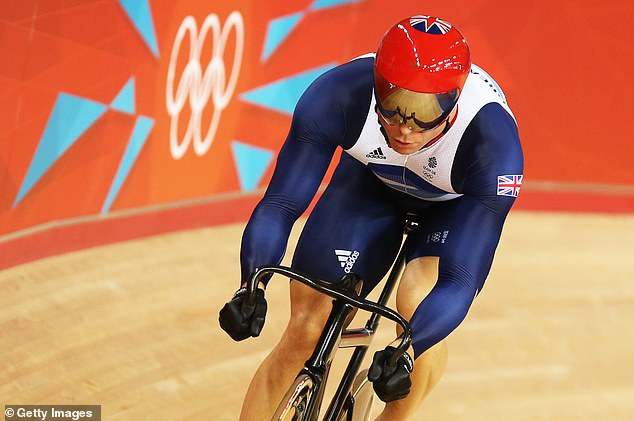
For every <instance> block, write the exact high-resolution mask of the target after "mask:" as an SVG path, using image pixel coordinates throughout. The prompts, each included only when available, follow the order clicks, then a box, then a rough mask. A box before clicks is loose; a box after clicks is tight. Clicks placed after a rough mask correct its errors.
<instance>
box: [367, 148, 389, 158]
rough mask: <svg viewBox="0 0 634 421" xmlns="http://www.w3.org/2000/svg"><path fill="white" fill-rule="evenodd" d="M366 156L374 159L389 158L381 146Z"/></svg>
mask: <svg viewBox="0 0 634 421" xmlns="http://www.w3.org/2000/svg"><path fill="white" fill-rule="evenodd" d="M365 157H366V158H372V159H387V158H385V155H383V151H382V150H381V148H380V147H378V148H376V149H375V150H373V151H372V152H370V153H369V154H367V155H366V156H365Z"/></svg>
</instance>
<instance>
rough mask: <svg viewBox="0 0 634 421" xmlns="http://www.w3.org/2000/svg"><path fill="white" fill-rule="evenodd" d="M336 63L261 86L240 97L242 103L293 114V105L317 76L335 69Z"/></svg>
mask: <svg viewBox="0 0 634 421" xmlns="http://www.w3.org/2000/svg"><path fill="white" fill-rule="evenodd" d="M335 65H336V63H330V64H327V65H325V66H322V67H318V68H316V69H312V70H308V71H306V72H302V73H297V74H295V75H291V76H289V77H287V78H284V79H280V80H278V81H275V82H273V83H269V84H267V85H264V86H261V87H259V88H256V89H253V90H251V91H248V92H245V93H243V94H242V95H240V98H241V99H242V100H243V101H247V102H250V103H253V104H256V105H259V106H262V107H266V108H271V109H273V110H276V111H280V112H282V113H285V114H293V110H294V109H295V105H297V101H298V100H299V97H301V96H302V93H304V91H305V90H306V88H308V86H309V85H310V84H311V83H312V82H313V81H314V80H315V79H317V77H318V76H319V75H321V74H322V73H324V72H325V71H327V70H330V69H332V68H333V67H335Z"/></svg>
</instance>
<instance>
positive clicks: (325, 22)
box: [0, 0, 634, 268]
mask: <svg viewBox="0 0 634 421" xmlns="http://www.w3.org/2000/svg"><path fill="white" fill-rule="evenodd" d="M127 3H131V4H132V3H133V4H134V5H135V7H134V10H132V11H126V7H125V5H126V4H127ZM401 3H408V4H401ZM415 3H417V5H415ZM425 3H426V4H425V7H424V8H422V7H421V3H420V2H400V3H399V2H396V3H395V2H385V1H382V0H356V1H352V0H339V1H334V0H331V1H330V2H326V1H320V0H310V1H306V0H292V1H291V0H288V1H273V0H270V1H246V0H242V1H241V0H233V1H230V2H228V1H220V0H212V1H209V0H205V1H202V0H181V1H178V2H160V1H158V0H149V1H144V0H137V1H125V0H122V1H117V0H94V1H87V0H64V1H62V0H22V1H19V2H4V3H3V4H2V5H1V6H0V51H1V53H0V93H1V98H2V101H0V268H2V267H7V266H10V265H14V264H17V263H20V262H24V261H28V260H31V259H33V258H37V257H42V256H45V255H50V254H54V253H57V252H62V251H67V250H72V249H76V248H80V247H84V246H88V245H94V244H100V243H103V242H108V241H115V240H118V239H124V238H130V237H133V236H138V235H148V234H152V233H156V232H161V231H165V230H169V229H179V228H188V227H195V226H202V225H206V224H210V223H218V222H226V221H229V220H243V219H244V218H246V217H247V216H248V214H249V212H250V209H251V207H252V206H253V203H254V202H255V200H256V199H257V195H258V194H259V193H258V190H256V189H257V188H261V187H263V186H265V185H266V183H267V181H268V179H269V177H270V175H271V172H272V167H273V162H274V161H273V158H274V156H275V153H276V151H277V149H278V148H279V146H280V144H281V143H282V142H283V140H284V137H285V135H286V132H287V130H288V126H289V122H290V115H289V114H288V113H285V112H280V111H278V110H272V109H270V108H267V107H266V106H262V105H261V104H260V105H257V104H254V103H252V101H250V100H248V99H247V97H248V94H249V93H252V92H253V91H254V90H256V89H258V88H261V87H263V86H266V85H268V84H271V83H274V82H277V81H280V80H288V79H289V78H293V77H294V76H296V75H298V74H302V73H303V72H306V71H309V70H313V69H318V68H323V66H327V65H333V64H336V63H343V62H345V61H347V60H349V59H351V58H353V57H355V56H357V55H360V54H363V53H366V52H369V51H373V50H374V49H375V48H376V45H377V44H378V42H379V40H380V37H381V35H382V33H383V32H384V31H385V30H386V29H387V27H389V26H390V25H391V24H392V23H393V22H395V21H396V20H398V19H400V18H402V17H404V16H407V15H411V14H417V13H428V14H434V15H438V16H441V17H444V18H445V19H447V20H449V21H450V22H452V23H453V24H454V25H456V26H457V27H458V28H459V29H460V30H461V32H463V33H464V34H465V36H466V37H467V39H468V41H469V43H470V46H471V50H472V53H473V59H474V62H475V63H477V64H478V65H480V66H481V67H483V68H484V69H485V70H487V71H488V72H489V73H490V74H491V75H492V76H493V77H495V78H496V80H497V81H498V82H499V83H500V85H501V86H502V87H503V89H504V91H505V94H506V96H507V99H508V101H509V104H510V106H511V107H512V109H513V110H514V113H515V115H516V117H517V119H518V122H519V128H520V134H521V137H522V141H523V145H524V151H525V156H526V173H525V185H524V188H523V191H522V195H520V200H519V202H518V207H519V208H522V207H524V208H530V209H545V210H552V209H555V210H557V209H565V210H582V211H583V210H594V211H629V212H631V211H632V210H634V200H633V197H634V193H633V192H634V186H633V185H634V171H632V170H631V168H632V166H631V164H630V161H631V160H632V158H634V156H633V155H634V154H633V153H632V152H631V149H630V148H629V147H628V146H629V145H627V142H629V140H630V138H631V137H632V135H633V134H634V119H632V118H631V114H632V113H631V111H630V110H629V107H628V106H627V101H628V100H629V98H631V97H632V96H633V94H634V92H633V91H634V88H633V87H632V86H633V84H632V83H631V82H629V80H628V79H627V78H626V77H627V76H629V73H628V70H629V69H632V68H633V67H634V66H633V64H634V47H632V44H631V40H632V39H634V26H632V25H631V21H632V17H633V15H634V7H633V6H632V5H631V3H630V2H626V1H612V2H609V5H608V6H606V5H601V6H599V5H598V3H596V2H594V3H592V2H578V1H572V0H560V1H557V2H544V1H521V2H520V1H509V2H499V1H493V0H475V1H471V2H468V3H465V2H463V1H457V0H453V1H435V2H425ZM144 4H147V6H148V8H147V10H144V9H143V7H142V6H143V5H144ZM326 4H330V7H325V5H326ZM466 4H468V6H466ZM139 5H141V6H139ZM144 12H146V13H145V14H144ZM235 12H237V14H236V13H235ZM232 13H234V14H233V15H232V16H234V17H236V16H237V19H238V20H239V22H240V25H239V26H240V27H241V28H242V31H238V30H236V28H235V27H234V28H233V29H232V30H231V31H227V34H228V38H227V41H226V43H225V44H224V47H221V44H222V43H218V44H217V45H216V47H215V48H214V46H213V41H212V40H213V39H215V40H216V42H218V38H217V37H214V36H212V35H211V33H209V34H208V35H207V37H206V38H205V40H199V42H198V43H194V44H195V45H199V46H200V59H199V60H195V59H192V58H191V55H190V54H189V52H190V47H191V46H192V42H191V38H190V37H189V36H185V37H184V38H183V42H182V44H181V48H180V50H178V51H176V50H175V49H174V45H175V40H176V39H177V33H178V31H179V28H181V26H182V25H183V22H185V21H186V18H187V17H188V16H190V18H188V21H189V22H195V23H196V28H197V31H199V30H200V28H201V26H202V25H203V22H204V21H205V19H206V18H208V19H213V16H214V15H215V16H216V17H217V19H218V22H219V24H220V25H219V26H218V29H219V30H220V29H221V28H225V29H226V28H227V26H226V20H227V18H228V17H229V16H230V15H231V14H232ZM144 16H145V17H147V18H148V19H149V22H151V24H150V26H151V28H152V29H153V32H154V34H155V37H152V36H148V35H147V32H145V33H144V32H143V30H142V29H139V27H144V28H145V29H147V28H148V25H147V22H148V20H145V21H144V20H143V19H142V18H143V17H144ZM284 17H288V18H289V19H290V20H292V19H293V17H294V18H295V19H296V20H295V24H296V25H295V26H294V27H293V28H292V29H291V30H290V31H288V33H287V34H286V35H287V36H286V37H285V38H284V39H283V41H282V42H280V43H279V45H278V46H277V48H276V49H275V50H274V51H272V52H271V53H270V56H269V57H268V58H266V59H263V52H264V51H265V49H266V39H267V30H268V28H269V25H270V24H271V22H278V21H276V19H279V18H284ZM135 22H137V24H135ZM138 22H145V23H141V24H138ZM197 31H196V35H198V32H197ZM238 32H241V33H243V37H244V42H243V44H242V43H240V42H239V41H238V38H237V36H236V34H237V33H238ZM154 38H155V40H156V44H153V39H154ZM153 45H155V46H156V48H155V49H153V48H154V47H153ZM239 45H243V51H242V54H238V55H239V56H240V57H241V59H240V61H241V62H240V66H239V69H237V70H235V71H232V70H231V66H232V63H233V60H234V57H236V54H237V51H238V52H239V50H240V48H239ZM221 50H224V51H221ZM212 57H216V61H215V62H214V63H216V64H219V66H220V67H222V68H223V69H224V70H225V72H224V76H225V83H224V85H223V84H222V83H220V84H218V85H215V84H214V83H215V82H218V80H219V79H214V78H211V79H210V80H209V83H208V84H207V85H206V86H207V88H209V89H208V90H207V94H208V95H210V97H209V98H206V97H205V96H204V95H203V97H202V98H198V100H199V101H200V104H201V108H202V111H201V113H200V119H201V121H200V127H201V132H202V135H201V137H204V136H205V134H206V133H207V132H208V128H209V127H210V124H211V123H212V121H213V119H214V117H213V116H214V112H215V113H216V118H217V130H216V131H215V133H214V132H213V130H212V134H213V136H210V137H209V141H208V146H209V147H208V148H205V147H203V148H199V151H198V152H196V150H195V148H194V145H193V143H194V141H193V140H192V144H190V145H189V146H188V147H187V146H186V145H183V143H184V139H185V137H186V129H187V127H192V128H195V127H196V124H190V119H191V117H192V111H191V110H192V105H191V104H192V101H193V102H196V98H195V95H192V94H191V92H192V91H183V93H184V94H185V95H183V98H184V99H185V103H183V106H182V109H181V110H180V112H179V113H177V114H176V117H172V116H170V113H169V112H168V106H167V102H168V99H167V97H169V96H170V95H174V92H175V91H177V86H178V84H179V83H181V82H182V81H183V79H182V76H183V74H184V72H185V65H186V64H188V63H190V65H191V63H194V64H196V63H198V62H200V64H201V67H200V71H201V72H205V71H206V70H209V69H212V68H215V69H216V70H218V69H220V67H213V66H210V67H209V66H208V63H209V62H210V61H211V58H212ZM170 63H171V64H172V65H173V66H174V67H173V69H174V72H173V79H172V80H173V82H174V87H173V89H172V90H171V92H170V89H168V85H169V77H168V76H169V75H170ZM194 73H195V72H194ZM194 73H191V74H194ZM210 74H211V73H210ZM215 74H216V75H218V74H219V73H217V72H216V73H215ZM232 75H233V77H234V78H235V82H236V84H235V89H234V90H233V92H232V94H231V92H229V94H228V95H227V99H228V103H227V104H226V107H224V108H223V105H222V104H220V103H219V102H218V101H216V102H215V103H214V98H213V96H214V95H217V96H220V95H221V94H222V92H223V91H226V89H227V87H226V84H227V83H228V81H229V80H231V77H232ZM130 80H132V81H133V82H132V83H133V89H132V92H133V94H132V96H133V100H132V102H131V103H132V104H133V109H132V110H130V109H128V110H121V109H117V107H116V106H113V104H112V102H113V100H114V98H115V97H116V96H117V95H118V94H119V92H120V91H121V90H122V88H123V87H124V86H125V85H126V83H128V82H129V81H130ZM203 85H205V84H204V83H202V82H201V83H198V84H196V83H192V84H190V86H198V87H203ZM183 86H185V85H183ZM128 92H130V91H128ZM201 92H202V91H201ZM187 93H190V94H189V95H187ZM69 96H72V97H73V98H79V99H78V101H80V102H79V103H80V104H88V105H87V108H88V109H91V110H92V112H93V114H94V113H95V112H97V114H98V115H97V118H95V116H94V115H93V116H92V117H90V118H89V117H86V116H85V115H83V112H84V111H83V108H82V107H81V106H77V103H74V102H73V103H70V104H71V105H72V106H69V109H65V110H64V112H61V111H59V110H60V107H61V106H62V105H64V104H67V105H68V104H69V102H68V101H67V102H64V100H67V99H68V98H69ZM60 98H61V99H60ZM192 98H194V99H192ZM127 104H128V105H129V104H130V102H128V103H127ZM621 104H624V105H621ZM195 107H196V106H195V105H194V108H195ZM95 110H96V111H95ZM56 113H57V114H56ZM78 116H79V117H78ZM88 123H89V124H88ZM144 123H145V124H146V125H145V128H146V129H147V130H146V132H145V133H144V134H143V135H140V136H139V137H137V138H136V140H135V141H132V140H131V139H132V138H133V134H134V133H135V130H136V129H139V127H141V126H143V124H144ZM82 124H83V125H84V126H86V127H80V128H78V127H77V126H78V125H79V126H81V125H82ZM148 126H149V127H148ZM176 126H177V128H176V130H175V133H176V134H175V135H171V134H170V133H171V130H174V127H176ZM69 133H75V134H76V136H74V137H73V138H72V140H69V136H70V135H69ZM235 141H237V142H239V144H240V145H243V146H246V147H247V152H248V153H247V158H248V157H250V156H253V157H254V159H256V163H255V164H254V165H253V166H255V167H257V166H259V167H258V168H257V171H256V174H255V175H253V174H251V175H250V178H249V181H248V183H245V181H244V180H243V179H242V178H241V177H244V175H243V172H245V171H246V172H247V173H248V172H249V171H250V170H252V168H248V167H249V166H250V165H249V164H248V162H247V164H245V163H244V161H240V159H239V158H238V152H236V149H235V147H236V144H235V143H234V142H235ZM43 143H46V145H43ZM175 144H180V145H181V146H182V148H181V149H180V151H176V153H175V149H174V145H175ZM135 147H136V151H137V153H133V152H135ZM60 148H61V149H64V150H63V151H61V152H60ZM251 153H252V155H249V154H251ZM51 155H55V156H53V157H52V156H51ZM57 155H59V156H57ZM181 155H182V156H181ZM258 160H259V161H258ZM256 164H257V165H256ZM245 165H246V167H245ZM34 174H36V175H34ZM29 177H30V178H29ZM29 179H31V180H32V181H30V182H28V181H27V180H29ZM33 180H35V181H33ZM29 183H30V184H29ZM31 184H32V185H31ZM27 185H30V187H29V188H25V186H27ZM227 195H229V196H227ZM227 197H229V198H230V199H229V200H228V201H227ZM166 206H167V208H166ZM228 209H232V211H231V212H229V213H227V210H228ZM188 212H189V213H188ZM223 215H225V216H223ZM185 217H186V218H185ZM131 221H133V222H131ZM170 221H171V222H170ZM69 227H72V229H70V228H69ZM72 230H75V231H72ZM106 234H107V235H106Z"/></svg>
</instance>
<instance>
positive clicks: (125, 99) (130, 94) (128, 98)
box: [110, 77, 135, 114]
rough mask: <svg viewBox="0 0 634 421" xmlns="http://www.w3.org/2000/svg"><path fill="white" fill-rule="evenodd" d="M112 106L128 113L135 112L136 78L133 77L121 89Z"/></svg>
mask: <svg viewBox="0 0 634 421" xmlns="http://www.w3.org/2000/svg"><path fill="white" fill-rule="evenodd" d="M110 107H111V108H113V109H115V110H117V111H121V112H123V113H126V114H134V110H135V106H134V78H133V77H131V78H130V79H129V80H128V81H127V82H126V84H125V86H124V87H123V88H122V89H121V91H119V93H118V94H117V96H116V97H115V99H113V100H112V103H111V104H110Z"/></svg>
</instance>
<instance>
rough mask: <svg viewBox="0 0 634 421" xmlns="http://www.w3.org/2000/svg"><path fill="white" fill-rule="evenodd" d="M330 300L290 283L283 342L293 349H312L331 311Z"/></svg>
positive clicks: (306, 288) (307, 288)
mask: <svg viewBox="0 0 634 421" xmlns="http://www.w3.org/2000/svg"><path fill="white" fill-rule="evenodd" d="M331 301H332V299H331V298H329V297H327V296H325V295H323V294H320V293H318V292H316V291H314V290H312V289H310V288H309V287H306V286H305V285H302V284H299V283H298V282H291V315H290V320H289V323H288V326H287V328H286V332H285V333H284V337H283V340H284V342H286V343H287V344H289V345H291V346H293V347H294V348H295V349H301V348H306V349H311V350H312V349H313V348H314V346H315V344H316V343H317V340H318V339H319V336H320V335H321V331H322V330H323V328H324V324H325V322H326V320H327V318H328V314H329V312H330V309H331V304H330V303H331Z"/></svg>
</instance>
